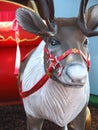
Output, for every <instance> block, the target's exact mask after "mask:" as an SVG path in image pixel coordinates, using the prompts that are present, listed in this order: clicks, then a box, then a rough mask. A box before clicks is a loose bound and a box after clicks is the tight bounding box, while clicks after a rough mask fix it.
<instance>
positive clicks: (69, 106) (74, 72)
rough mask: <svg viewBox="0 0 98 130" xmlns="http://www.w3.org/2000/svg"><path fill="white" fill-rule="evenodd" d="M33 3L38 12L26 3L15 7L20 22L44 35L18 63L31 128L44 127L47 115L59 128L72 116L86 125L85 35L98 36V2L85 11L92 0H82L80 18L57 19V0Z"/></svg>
mask: <svg viewBox="0 0 98 130" xmlns="http://www.w3.org/2000/svg"><path fill="white" fill-rule="evenodd" d="M35 3H36V5H37V8H38V10H39V14H40V16H38V15H37V14H35V13H34V12H33V11H32V10H30V9H27V8H19V9H18V10H17V12H16V19H17V21H18V23H19V25H20V26H21V27H22V28H23V29H25V30H27V31H28V32H31V33H35V34H37V35H39V36H41V37H42V39H43V41H42V42H41V43H40V44H39V46H38V47H37V48H36V49H35V50H34V51H32V52H31V53H30V55H29V56H28V57H27V59H26V60H25V61H24V62H23V63H22V64H21V67H20V83H21V87H20V93H21V96H22V98H23V104H24V108H25V112H26V116H27V128H28V130H41V129H42V124H43V121H44V120H45V119H46V120H49V121H51V122H54V123H55V124H56V125H58V126H60V130H67V125H68V124H69V123H70V122H71V121H72V120H73V123H74V128H75V130H84V129H85V118H86V107H87V104H88V101H89V94H90V90H89V79H88V71H89V67H90V61H89V52H88V39H87V38H88V37H91V36H97V35H98V32H97V31H94V29H96V27H97V25H98V5H95V6H92V7H90V8H89V9H88V10H86V7H87V3H88V0H81V4H80V11H79V16H78V17H74V18H55V17H54V6H53V0H35Z"/></svg>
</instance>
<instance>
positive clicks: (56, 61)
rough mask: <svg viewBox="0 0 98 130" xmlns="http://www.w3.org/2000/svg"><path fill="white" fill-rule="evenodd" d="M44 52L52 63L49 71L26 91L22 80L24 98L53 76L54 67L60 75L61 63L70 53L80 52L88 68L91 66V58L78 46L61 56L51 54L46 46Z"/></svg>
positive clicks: (22, 95)
mask: <svg viewBox="0 0 98 130" xmlns="http://www.w3.org/2000/svg"><path fill="white" fill-rule="evenodd" d="M44 52H45V53H46V55H47V61H48V60H49V61H50V65H49V67H48V69H47V72H46V73H45V75H44V76H43V77H42V78H41V79H40V80H39V81H38V82H37V83H36V84H35V85H34V86H33V87H32V88H31V89H30V90H28V91H26V92H22V82H21V86H20V95H21V97H22V98H25V97H27V96H29V95H31V94H33V93H34V92H36V91H37V90H39V89H40V88H41V87H42V86H43V85H44V84H45V83H46V82H47V80H48V79H49V78H50V77H51V75H52V70H53V69H58V76H60V75H61V73H62V70H63V66H62V64H61V63H60V61H61V60H63V59H64V58H66V57H67V56H68V55H70V54H79V55H81V56H82V57H83V59H84V61H85V62H86V64H87V68H88V70H89V68H90V60H89V58H87V57H86V56H85V55H84V53H83V52H82V51H81V50H79V49H76V48H73V49H69V50H67V51H65V52H64V53H63V54H62V55H61V56H59V57H56V56H54V55H53V54H51V53H50V52H49V50H48V49H47V48H46V47H45V48H44Z"/></svg>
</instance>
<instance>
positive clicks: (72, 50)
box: [44, 47, 90, 71]
mask: <svg viewBox="0 0 98 130" xmlns="http://www.w3.org/2000/svg"><path fill="white" fill-rule="evenodd" d="M44 51H45V53H46V54H47V56H48V59H50V58H53V59H54V61H57V62H58V61H61V60H63V59H64V58H66V57H67V56H68V55H70V54H79V55H81V56H82V57H83V59H84V61H85V62H86V64H87V67H88V71H89V69H90V60H89V58H87V57H86V56H85V55H84V53H83V52H82V51H81V50H79V49H76V48H72V49H69V50H67V51H65V52H64V53H63V54H62V55H61V56H58V57H57V58H56V60H55V57H56V56H54V55H53V54H51V53H50V52H49V50H48V49H47V48H46V47H45V48H44ZM55 64H56V63H55Z"/></svg>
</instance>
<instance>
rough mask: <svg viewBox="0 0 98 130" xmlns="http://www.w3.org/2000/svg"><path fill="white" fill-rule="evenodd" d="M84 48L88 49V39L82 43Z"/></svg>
mask: <svg viewBox="0 0 98 130" xmlns="http://www.w3.org/2000/svg"><path fill="white" fill-rule="evenodd" d="M83 46H84V47H88V39H86V40H85V42H84V43H83Z"/></svg>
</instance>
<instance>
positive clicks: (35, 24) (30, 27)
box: [16, 8, 48, 34]
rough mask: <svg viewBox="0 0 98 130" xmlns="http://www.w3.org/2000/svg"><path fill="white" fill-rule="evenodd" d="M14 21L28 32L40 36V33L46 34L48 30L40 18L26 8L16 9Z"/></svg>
mask: <svg viewBox="0 0 98 130" xmlns="http://www.w3.org/2000/svg"><path fill="white" fill-rule="evenodd" d="M16 19H17V21H18V23H19V25H20V26H21V27H22V28H23V29H25V30H26V31H28V32H31V33H35V34H40V33H41V32H42V31H45V32H47V30H48V28H47V26H46V25H45V23H44V22H43V21H42V19H41V17H39V16H38V15H36V14H35V13H34V12H33V11H31V10H29V9H27V8H18V9H17V11H16Z"/></svg>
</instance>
